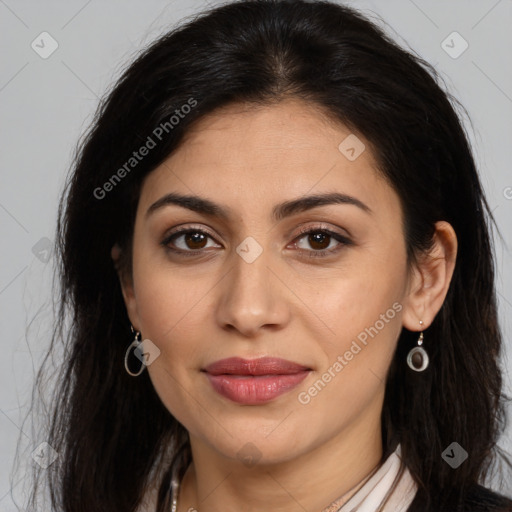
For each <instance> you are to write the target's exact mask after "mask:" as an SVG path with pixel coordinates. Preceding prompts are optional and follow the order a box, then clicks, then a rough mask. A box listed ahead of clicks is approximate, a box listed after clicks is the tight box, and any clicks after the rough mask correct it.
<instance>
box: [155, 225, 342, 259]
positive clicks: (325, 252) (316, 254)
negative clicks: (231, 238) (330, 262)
mask: <svg viewBox="0 0 512 512" xmlns="http://www.w3.org/2000/svg"><path fill="white" fill-rule="evenodd" d="M195 233H200V234H203V235H206V236H208V237H210V238H212V239H214V237H213V236H212V235H211V234H210V233H208V232H207V231H205V230H204V229H200V228H194V227H189V228H185V229H181V230H177V231H174V232H172V233H170V234H169V235H168V236H166V237H165V238H164V239H163V240H162V242H161V245H162V246H163V247H164V248H165V249H167V250H168V251H171V252H173V253H175V254H179V255H180V256H181V255H183V256H186V257H189V256H197V255H200V254H204V250H197V251H184V250H182V249H173V248H172V247H170V246H169V244H170V242H171V241H172V240H173V239H175V238H179V237H180V236H183V235H187V234H195ZM318 233H321V234H324V235H327V236H329V237H331V238H334V239H335V240H336V241H337V242H338V245H337V246H336V247H335V248H334V249H322V250H318V251H316V250H305V249H299V250H300V251H301V252H307V253H309V256H308V257H309V258H325V257H327V256H331V255H333V254H335V253H337V252H338V251H340V250H341V249H342V247H343V246H350V245H352V241H351V240H349V239H348V238H347V237H345V236H343V235H341V234H339V233H336V232H334V231H331V230H329V229H325V228H320V227H313V228H304V229H300V230H299V235H298V236H297V237H295V238H294V242H295V243H296V241H298V240H299V239H301V238H303V237H304V236H306V235H310V234H318Z"/></svg>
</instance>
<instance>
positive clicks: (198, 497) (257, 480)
mask: <svg viewBox="0 0 512 512" xmlns="http://www.w3.org/2000/svg"><path fill="white" fill-rule="evenodd" d="M190 441H191V448H192V459H193V462H192V464H191V465H190V466H189V467H188V469H187V471H186V473H185V475H184V477H183V481H182V483H181V485H180V492H179V499H178V512H187V511H189V510H190V509H192V510H194V509H195V510H197V511H200V512H221V511H222V512H224V511H225V510H244V511H246V512H256V511H261V510H266V509H268V504H269V503H272V510H273V511H276V512H292V511H294V512H295V511H296V510H297V509H298V508H302V509H304V510H311V511H315V512H316V511H318V512H319V511H325V512H327V511H329V512H330V509H333V510H337V508H335V505H339V506H341V505H342V504H343V503H345V502H346V501H348V499H349V498H350V497H351V496H352V495H353V494H355V493H356V492H357V491H358V490H359V489H360V488H361V487H362V485H364V483H365V482H366V481H367V480H368V478H369V477H370V476H371V475H372V474H373V473H374V471H375V470H376V469H377V468H378V467H379V465H380V462H381V459H382V440H381V426H380V418H378V419H376V418H373V420H372V418H368V417H366V416H364V415H363V417H361V418H360V421H358V422H357V424H353V425H352V426H351V427H349V428H347V429H344V430H343V431H341V432H339V433H338V434H337V435H335V436H334V437H331V438H330V439H329V440H328V441H326V442H325V443H323V444H321V445H319V446H317V447H315V448H314V449H312V450H310V451H307V452H305V453H303V454H301V455H299V456H297V457H295V458H293V459H290V460H287V461H284V462H279V463H270V462H269V463H260V464H257V465H256V466H253V467H250V468H248V467H245V466H243V465H242V464H241V463H240V461H238V460H236V459H235V460H233V459H226V458H224V457H221V456H219V454H218V452H216V451H214V450H213V449H211V447H209V446H207V445H205V444H204V443H203V442H202V441H201V440H200V439H198V438H195V437H193V436H191V437H190ZM312 490H314V492H312Z"/></svg>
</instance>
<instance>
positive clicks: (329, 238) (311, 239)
mask: <svg viewBox="0 0 512 512" xmlns="http://www.w3.org/2000/svg"><path fill="white" fill-rule="evenodd" d="M350 245H352V242H351V240H349V239H348V238H347V237H345V236H343V235H341V234H339V233H334V232H333V231H330V230H328V229H323V228H312V229H311V228H310V229H305V230H303V231H301V236H299V237H298V238H296V239H295V242H294V246H295V248H297V249H300V250H301V252H302V253H306V254H307V255H308V256H311V257H313V256H314V257H316V256H318V257H323V256H330V255H331V256H332V255H334V254H335V253H337V252H338V251H340V250H341V249H343V247H344V246H350Z"/></svg>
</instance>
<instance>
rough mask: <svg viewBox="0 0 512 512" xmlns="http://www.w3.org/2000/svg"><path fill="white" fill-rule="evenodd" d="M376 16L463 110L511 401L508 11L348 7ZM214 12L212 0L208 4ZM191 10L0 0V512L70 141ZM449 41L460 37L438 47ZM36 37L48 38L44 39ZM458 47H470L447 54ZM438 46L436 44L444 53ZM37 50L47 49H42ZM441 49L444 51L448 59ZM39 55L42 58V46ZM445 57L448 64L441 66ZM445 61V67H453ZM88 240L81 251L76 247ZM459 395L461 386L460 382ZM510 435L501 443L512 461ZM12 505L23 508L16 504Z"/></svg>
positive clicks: (37, 338)
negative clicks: (486, 225) (53, 45)
mask: <svg viewBox="0 0 512 512" xmlns="http://www.w3.org/2000/svg"><path fill="white" fill-rule="evenodd" d="M347 3H348V4H349V5H352V6H355V7H358V8H360V9H361V10H363V11H364V12H367V13H370V14H371V16H377V15H378V16H381V17H382V18H383V19H384V24H385V27H386V30H387V31H389V33H390V34H391V35H392V36H393V37H394V38H395V39H397V40H398V41H399V42H401V44H403V45H406V46H409V47H411V48H412V49H414V50H415V51H416V52H417V53H419V54H420V55H421V56H422V57H423V58H424V59H426V60H427V61H428V62H430V63H432V64H433V65H434V66H435V67H436V68H437V69H438V70H439V71H440V72H441V73H442V76H443V77H444V79H445V81H446V85H447V87H448V89H449V90H450V91H451V92H452V93H454V94H455V96H456V97H457V98H458V99H459V100H460V101H461V102H462V104H463V105H464V106H465V107H466V108H467V110H468V112H469V114H470V117H471V119H472V123H473V127H472V126H471V124H470V123H469V122H468V121H467V120H466V126H467V128H468V131H469V134H470V137H471V140H472V143H473V148H474V151H475V155H476V158H477V162H478V164H479V168H480V169H481V174H482V181H483V184H484V187H485V189H486V192H487V194H488V200H489V203H490V205H491V208H492V210H493V212H494V215H495V217H496V220H497V223H498V226H499V227H500V230H501V233H502V235H503V237H504V240H503V241H502V240H500V239H497V240H496V253H497V266H498V274H497V284H498V292H499V295H498V297H499V303H500V316H501V321H502V328H503V332H504V335H505V340H506V345H507V347H506V348H507V353H506V354H505V358H504V361H503V364H504V366H505V368H506V371H507V374H506V376H505V377H506V391H507V392H508V393H511V388H512V386H511V380H512V379H511V373H512V371H511V368H510V358H511V355H512V342H511V337H512V322H511V318H512V315H511V312H512V292H511V289H512V286H511V285H512V266H511V265H510V262H511V254H510V250H509V248H508V246H509V245H510V243H511V241H512V228H511V226H510V221H508V218H509V217H510V214H511V211H512V173H511V164H512V156H511V151H510V149H511V148H510V146H511V142H512V121H511V120H512V66H511V65H510V64H511V62H510V50H511V46H512V45H511V43H512V35H511V34H512V32H510V31H509V27H510V26H512V1H511V0H499V1H497V0H478V1H475V0H473V1H469V0H451V1H450V2H440V1H427V0H414V1H413V0H393V1H389V0H387V1H385V2H384V1H380V2H378V1H367V0H364V1H359V0H354V1H351V2H347ZM210 4H211V5H214V4H215V2H213V1H212V2H210ZM206 6H207V4H206V3H205V2H204V1H199V0H197V1H195V0H194V1H191V0H175V1H169V2H165V1H160V0H150V1H138V2H136V1H123V2H122V1H120V0H117V1H114V0H109V1H102V2H100V1H99V0H90V1H66V2H64V1H61V2H57V1H46V2H42V1H39V2H38V1H35V0H32V1H21V0H20V1H16V0H0V40H1V48H2V56H3V59H2V67H1V73H0V119H1V141H2V142H1V144H2V147H1V153H0V155H1V166H0V173H1V174H0V176H1V178H0V184H1V186H0V246H1V265H0V333H1V341H0V343H1V347H2V357H1V358H0V432H1V433H2V435H1V436H0V460H1V461H2V462H1V464H0V511H2V512H3V511H11V510H15V508H14V505H13V503H12V500H11V496H10V494H9V490H10V488H11V487H13V488H14V491H15V495H16V496H17V497H18V496H21V497H22V496H23V491H22V490H21V489H22V485H20V484H21V482H20V480H19V477H20V476H22V473H21V474H20V475H18V477H17V478H18V479H17V480H16V481H11V478H10V476H9V475H10V474H11V465H12V461H13V458H14V454H15V448H16V443H17V441H18V437H20V439H21V441H22V442H23V443H24V444H25V445H26V446H27V447H28V448H27V449H28V451H27V452H26V453H24V454H23V460H22V463H25V464H27V466H28V467H30V464H33V461H32V460H30V453H31V451H32V450H33V449H34V448H35V447H36V446H38V445H39V444H40V443H41V442H43V441H44V440H45V438H44V432H42V431H38V430H37V428H36V429H29V428H28V426H27V427H26V428H25V426H24V423H23V419H24V416H25V415H26V413H27V411H28V408H27V407H28V405H29V399H30V393H31V383H32V381H33V377H34V372H35V371H36V369H37V367H38V364H39V362H40V360H41V357H42V356H43V355H44V353H45V351H46V347H47V345H48V340H49V333H50V329H51V323H52V306H51V302H52V292H51V279H52V272H53V269H52V264H53V258H52V257H51V253H48V250H49V248H50V244H51V242H52V241H53V240H54V230H55V221H56V208H57V204H58V198H59V195H60V193H61V190H62V187H63V182H64V177H65V175H66V172H67V170H68V168H69V166H70V163H71V161H72V156H73V151H74V147H75V144H76V141H77V140H78V138H79V136H80V135H81V134H82V133H83V131H84V129H85V128H86V127H87V126H88V124H89V122H90V121H91V117H92V114H93V112H94V110H95V108H96V106H97V103H98V98H99V97H101V96H102V95H103V94H104V93H105V91H106V90H107V88H108V86H109V85H110V84H111V83H112V81H113V80H114V79H115V78H116V77H118V76H119V73H120V71H121V69H122V68H123V66H124V65H125V63H126V62H128V61H129V60H130V58H131V57H133V55H134V54H135V53H136V52H137V51H138V50H140V49H141V48H142V47H143V46H144V45H146V44H147V43H149V42H150V41H152V40H153V39H154V38H155V37H157V36H158V35H159V34H161V33H162V32H164V31H165V30H167V29H168V28H169V27H170V26H172V25H173V24H174V23H175V22H176V21H178V20H180V19H182V18H183V17H185V16H189V15H191V14H193V13H194V12H197V11H198V10H199V9H201V8H204V7H206ZM454 31H456V32H458V33H459V34H460V36H461V37H462V38H463V39H461V38H460V37H459V36H457V35H455V36H450V37H449V38H448V39H447V37H448V36H449V35H450V34H452V33H453V32H454ZM42 32H48V33H49V34H51V36H52V37H53V38H54V39H55V40H56V41H57V43H58V48H57V50H56V51H55V52H54V53H53V54H52V55H51V56H49V57H48V58H47V59H43V58H41V57H40V56H39V54H38V53H36V51H34V50H33V49H32V47H31V43H32V42H33V41H34V40H35V42H36V43H38V41H39V45H40V46H42V43H41V42H40V40H41V37H39V35H40V34H41V33H42ZM44 37H47V36H44ZM464 40H465V41H467V44H468V45H469V46H468V48H467V50H466V51H465V52H464V53H462V54H461V55H460V56H457V54H458V53H460V51H461V50H462V49H463V47H464V46H463V45H464V44H465V43H464ZM443 41H446V42H445V43H443ZM44 47H45V49H46V50H48V48H49V47H50V46H49V40H48V39H45V43H44ZM450 47H451V48H450ZM41 51H42V48H41ZM447 51H448V52H451V53H452V56H450V55H449V54H448V53H447ZM454 56H457V58H453V57H454ZM86 249H87V240H84V250H86ZM468 385H469V386H470V385H471V383H468ZM511 438H512V426H509V427H508V430H507V433H506V435H505V436H504V437H503V438H502V440H501V445H502V446H504V447H506V448H507V449H508V451H509V452H512V441H511ZM19 499H22V498H19Z"/></svg>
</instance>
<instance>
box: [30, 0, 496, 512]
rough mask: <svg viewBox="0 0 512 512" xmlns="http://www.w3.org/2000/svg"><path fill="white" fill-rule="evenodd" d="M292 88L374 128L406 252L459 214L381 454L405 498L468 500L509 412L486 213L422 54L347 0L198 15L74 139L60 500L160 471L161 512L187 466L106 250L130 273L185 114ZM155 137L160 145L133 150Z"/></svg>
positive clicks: (459, 129)
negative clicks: (131, 358)
mask: <svg viewBox="0 0 512 512" xmlns="http://www.w3.org/2000/svg"><path fill="white" fill-rule="evenodd" d="M285 97H294V98H299V99H302V100H304V101H305V102H308V103H310V104H315V105H317V106H319V107H321V109H322V111H324V112H325V115H326V116H329V117H331V118H332V119H334V120H337V121H339V122H342V123H344V124H345V125H347V126H348V127H349V128H351V129H352V130H353V131H354V132H356V133H360V134H362V135H363V136H364V137H365V138H366V139H367V140H368V141H369V142H370V143H371V145H372V148H373V150H374V152H375V156H376V158H377V161H378V164H379V170H380V172H382V174H383V175H384V176H385V177H386V178H387V180H388V182H389V183H390V185H391V186H392V187H393V188H394V189H395V190H396V191H397V193H398V195H399V197H400V200H401V204H402V208H403V212H404V217H405V236H406V244H407V253H408V261H409V264H410V265H413V264H414V262H415V259H416V258H417V256H418V255H419V254H421V253H422V252H423V251H426V250H428V248H429V247H430V246H431V243H432V235H433V233H434V224H435V222H436V221H438V220H446V221H448V222H449V223H450V224H451V225H452V226H453V228H454V230H455V232H456V234H457V238H458V256H457V263H456V268H455V272H454V275H453V279H452V282H451V285H450V288H449V291H448V295H447V297H446V300H445V302H444V304H443V306H442V308H441V310H440V312H439V314H438V315H437V316H436V318H435V320H434V322H433V323H432V325H431V327H430V328H429V329H428V330H427V331H426V333H425V339H426V347H427V349H428V352H429V355H430V366H429V368H428V369H427V370H426V371H425V372H422V373H416V372H412V371H411V370H410V369H408V367H407V365H406V364H405V358H406V354H407V352H408V350H410V348H411V347H412V346H413V345H414V343H415V340H416V336H415V333H411V332H408V331H407V330H406V329H403V330H402V333H401V335H400V338H399V340H398V347H397V350H396V353H395V357H394V360H393V362H392V365H391V368H390V370H389V374H388V379H387V383H386V395H385V401H384V407H383V411H382V436H383V443H384V455H383V457H384V456H387V455H388V454H389V453H390V452H391V451H392V450H393V449H394V448H395V447H396V445H397V443H401V447H402V456H403V462H404V464H405V465H406V466H407V467H408V468H409V470H410V471H411V473H412V475H413V478H414V480H415V481H416V483H417V484H418V493H417V495H416V498H415V499H414V502H413V503H412V505H411V506H410V508H409V511H410V512H413V511H421V512H425V511H436V512H437V511H439V510H451V511H456V510H462V508H460V507H461V506H462V503H463V502H467V499H468V496H469V495H470V494H471V493H472V492H473V490H474V489H475V486H477V484H482V483H484V482H485V481H486V479H487V478H488V477H489V472H490V471H491V468H493V467H494V462H493V461H495V460H496V458H497V457H496V455H497V454H496V450H497V440H498V439H499V435H500V434H501V432H502V431H503V429H504V418H505V415H504V400H503V398H504V397H503V396H502V376H501V372H500V368H499V365H498V361H499V356H500V348H501V345H502V338H501V334H500V330H499V326H498V319H497V307H496V298H495V288H494V260H493V251H492V245H491V233H490V228H491V225H492V223H493V222H494V220H493V218H492V215H491V213H490V211H489V207H488V204H487V202H486V200H485V197H484V194H483V191H482V187H481V184H480V181H479V177H478V174H477V170H476V167H475V163H474V160H473V157H472V153H471V150H470V146H469V143H468V137H467V135H466V133H465V130H464V128H463V125H462V123H461V121H460V119H459V116H458V114H457V112H456V108H457V102H456V101H455V100H454V99H453V98H452V97H451V96H450V95H449V94H448V93H446V92H444V91H443V88H442V87H441V85H440V79H439V76H438V75H437V74H436V71H435V70H434V69H433V68H432V67H431V66H430V65H429V64H427V63H426V62H424V61H423V60H422V59H420V58H419V57H417V56H415V55H413V54H411V53H409V52H407V51H405V50H403V49H402V48H400V47H399V46H398V45H397V44H396V43H394V42H393V41H392V40H391V39H389V38H388V37H387V36H386V35H385V34H384V33H383V31H382V30H381V29H380V28H378V27H377V26H375V25H374V24H373V23H370V22H369V21H368V20H367V19H365V18H364V17H363V16H362V15H361V14H359V13H358V12H356V11H354V10H352V9H350V8H348V7H345V6H341V5H337V4H334V3H329V2H324V1H317V2H307V1H303V0H299V1H286V0H253V1H251V0H249V1H241V2H236V3H232V4H227V5H223V6H220V7H218V8H216V9H214V10H211V11H209V12H206V13H203V14H201V15H199V16H197V17H196V18H195V19H193V20H192V21H187V23H186V24H184V25H182V26H181V27H178V28H177V29H175V30H173V31H171V32H169V33H168V34H166V35H164V36H163V37H161V38H159V40H157V41H156V42H155V43H153V44H152V45H151V46H150V47H149V48H147V49H146V50H145V51H143V52H142V53H141V54H140V55H139V56H138V57H137V58H136V60H135V61H134V62H133V63H132V64H131V65H130V66H129V67H128V68H127V69H126V71H125V72H124V73H123V75H122V77H121V78H120V79H119V81H118V83H117V84H116V85H115V87H114V88H113V89H112V91H111V92H110V93H109V95H108V97H107V98H106V99H105V100H104V101H102V103H101V104H100V107H99V109H98V111H97V113H96V118H95V122H94V124H93V126H92V127H91V129H90V131H89V132H88V133H87V135H86V137H84V139H83V140H82V141H81V143H80V144H79V146H78V148H77V155H76V160H75V165H74V169H73V170H72V173H71V176H70V178H69V182H68V185H67V189H66V191H65V198H64V199H63V202H62V203H61V207H60V210H59V223H58V248H57V249H58V256H59V268H58V271H59V273H60V276H61V296H60V298H61V302H60V310H59V322H58V326H57V328H56V331H55V337H54V340H53V342H52V349H53V348H55V346H56V345H57V341H58V340H59V339H61V338H63V340H64V347H65V356H66V357H65V362H64V365H63V366H62V370H61V376H60V381H59V386H58V387H57V391H56V393H55V403H54V410H53V413H52V416H51V418H50V420H51V421H50V429H49V436H48V442H49V444H50V445H51V446H52V447H53V448H54V449H55V450H57V452H58V453H59V458H58V460H57V461H56V462H55V463H54V465H53V466H51V468H52V470H51V471H48V472H47V476H48V483H49V489H50V496H51V500H52V507H53V508H54V509H55V510H63V511H66V512H79V511H86V512H90V511H92V510H94V511H95V512H100V511H108V512H114V511H120V512H121V511H122V512H128V511H134V510H135V509H136V507H137V504H139V503H140V500H141V498H142V496H143V494H144V493H145V491H146V486H147V485H149V483H150V480H153V481H154V480H155V478H157V477H158V480H157V481H158V485H159V500H158V511H159V512H163V511H164V510H165V508H166V507H168V495H169V492H168V489H169V478H170V469H171V466H172V464H173V462H176V461H177V460H178V457H179V460H180V461H181V467H185V466H186V465H187V463H188V462H189V461H190V446H189V442H188V435H187V432H186V430H185V429H184V427H183V426H182V425H180V424H179V423H178V422H177V421H176V420H175V419H174V418H173V417H172V415H171V414H170V413H169V411H168V410H167V409H166V408H165V407H164V405H163V404H162V403H161V401H160V399H159V398H158V397H157V394H156V393H155V391H154V389H153V386H152V384H151V381H150V379H149V376H148V373H147V372H144V373H143V374H142V375H141V376H140V377H139V378H137V379H134V378H132V377H130V376H128V375H127V373H126V371H125V369H124V366H123V360H124V354H125V350H126V348H127V345H128V344H129V343H130V341H131V339H132V338H131V333H130V323H129V320H128V317H127V313H126V309H125V305H124V302H123V298H122V294H121V289H120V284H119V279H118V275H117V273H116V269H115V268H114V265H113V263H112V260H111V257H110V250H111V248H112V246H113V245H114V244H116V243H118V244H119V245H120V247H121V249H122V254H123V260H122V261H121V265H122V268H124V270H125V271H127V272H129V271H130V251H131V237H132V231H133V226H134V218H135V210H136V206H137V201H138V197H139V192H140V187H141V183H142V180H143V179H144V177H145V176H147V175H148V173H150V172H151V171H152V170H153V169H155V167H156V166H157V165H159V164H160V163H161V162H162V161H163V160H164V159H166V158H167V157H168V156H169V155H170V154H171V153H172V151H174V150H175V149H176V148H177V147H178V145H179V144H180V142H181V141H182V140H183V137H184V135H185V134H186V133H187V131H188V130H189V129H190V127H191V126H193V124H194V123H195V122H197V121H198V120H199V119H201V118H203V117H204V116H205V115H207V114H210V113H212V112H214V111H215V110H216V109H218V108H219V107H221V106H225V105H228V104H232V103H237V102H250V103H255V104H261V105H268V104H271V103H272V102H277V101H279V100H281V99H283V98H285ZM185 105H188V106H189V107H190V108H185V107H184V106H185ZM172 116H175V118H176V119H177V117H176V116H178V117H179V120H178V121H176V119H174V120H172V119H171V118H172ZM158 127H160V131H156V132H155V130H156V129H157V128H158ZM164 127H165V128H164ZM156 133H158V134H159V136H157V135H156ZM148 138H151V140H152V141H153V142H154V147H152V148H151V149H150V151H149V152H148V154H147V155H146V156H144V158H140V159H137V161H136V162H135V161H130V158H132V157H133V152H134V151H136V150H137V149H138V148H140V147H141V146H143V145H144V144H146V145H148V140H149V139H148ZM127 162H131V163H130V164H129V165H127ZM120 169H124V172H122V171H120ZM63 325H66V326H67V327H66V329H62V326H63ZM63 331H64V332H63ZM42 371H43V369H41V372H42ZM40 375H42V373H40ZM453 441H456V442H457V443H459V444H460V445H461V446H462V447H463V448H464V449H465V450H466V451H467V452H468V453H469V457H468V459H467V460H466V461H465V462H464V463H463V464H462V465H461V466H459V467H458V468H457V469H456V470H454V469H452V468H451V467H450V466H449V465H448V464H447V463H446V462H445V461H444V460H443V458H442V457H441V454H442V452H443V450H444V449H445V448H446V447H447V446H449V445H450V444H451V443H452V442H453Z"/></svg>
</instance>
